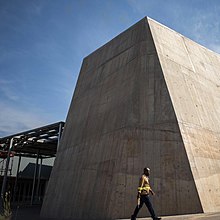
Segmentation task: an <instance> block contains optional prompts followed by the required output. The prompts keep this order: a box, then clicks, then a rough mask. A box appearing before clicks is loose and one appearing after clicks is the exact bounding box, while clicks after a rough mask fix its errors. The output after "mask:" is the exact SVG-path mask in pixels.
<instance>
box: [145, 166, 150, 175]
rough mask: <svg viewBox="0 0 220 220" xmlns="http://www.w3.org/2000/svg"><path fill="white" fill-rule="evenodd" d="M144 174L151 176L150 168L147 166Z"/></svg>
mask: <svg viewBox="0 0 220 220" xmlns="http://www.w3.org/2000/svg"><path fill="white" fill-rule="evenodd" d="M144 174H145V175H146V176H149V175H150V168H147V167H145V168H144Z"/></svg>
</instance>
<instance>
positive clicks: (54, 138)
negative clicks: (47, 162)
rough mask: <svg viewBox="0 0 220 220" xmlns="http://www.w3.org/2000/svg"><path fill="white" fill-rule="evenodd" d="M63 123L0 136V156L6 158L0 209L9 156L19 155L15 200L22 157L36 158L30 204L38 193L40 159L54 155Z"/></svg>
mask: <svg viewBox="0 0 220 220" xmlns="http://www.w3.org/2000/svg"><path fill="white" fill-rule="evenodd" d="M64 125H65V123H64V122H63V121H60V122H56V123H53V124H49V125H46V126H43V127H39V128H35V129H31V130H28V131H24V132H20V133H16V134H13V135H10V136H6V137H3V138H0V158H2V159H3V160H6V165H5V169H4V177H3V181H2V186H1V207H0V208H1V209H2V208H3V200H4V197H5V193H6V188H7V176H8V170H9V163H10V157H14V156H18V157H19V161H18V166H17V174H16V180H15V185H14V193H13V201H14V200H15V192H16V187H17V180H18V174H19V169H20V164H21V159H22V157H28V158H36V164H35V170H34V178H33V187H32V195H31V205H32V204H33V202H34V198H35V196H36V197H37V196H38V193H39V184H40V177H41V167H42V161H43V159H47V158H52V157H55V156H56V152H57V149H58V146H59V142H60V138H61V135H62V132H63V129H64ZM39 159H40V160H41V161H40V166H38V164H39ZM37 176H38V181H37Z"/></svg>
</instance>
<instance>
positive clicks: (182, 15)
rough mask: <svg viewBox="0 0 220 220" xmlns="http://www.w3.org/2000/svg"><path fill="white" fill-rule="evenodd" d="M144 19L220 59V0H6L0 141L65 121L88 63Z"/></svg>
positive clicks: (1, 11) (1, 21)
mask: <svg viewBox="0 0 220 220" xmlns="http://www.w3.org/2000/svg"><path fill="white" fill-rule="evenodd" d="M144 16H149V17H151V18H153V19H154V20H157V21H158V22H160V23H162V24H164V25H166V26H168V27H170V28H172V29H174V30H176V31H178V32H180V33H181V34H183V35H185V36H186V37H188V38H190V39H192V40H194V41H196V42H198V43H200V44H202V45H204V46H205V47H208V48H209V49H211V50H214V51H216V52H218V53H220V37H219V36H220V1H218V0H210V1H207V0H184V1H183V0H179V1H178V0H166V1H165V0H71V1H70V0H0V137H3V136H5V135H9V134H13V133H16V132H21V131H25V130H27V129H32V128H35V127H38V126H44V125H46V124H49V123H54V122H57V121H61V120H63V121H65V119H66V115H67V112H68V108H69V105H70V102H71V98H72V95H73V91H74V87H75V84H76V80H77V77H78V74H79V70H80V67H81V64H82V60H83V58H84V57H85V56H87V55H88V54H90V53H91V52H93V51H94V50H96V49H97V48H99V47H100V46H102V45H103V44H105V43H106V42H108V41H109V40H111V39H112V38H113V37H115V36H116V35H118V34H119V33H120V32H122V31H124V30H125V29H127V28H129V27H130V26H131V25H133V24H134V23H136V22H137V21H139V20H140V19H142V18H143V17H144Z"/></svg>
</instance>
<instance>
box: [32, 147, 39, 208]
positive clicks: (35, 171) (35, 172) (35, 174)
mask: <svg viewBox="0 0 220 220" xmlns="http://www.w3.org/2000/svg"><path fill="white" fill-rule="evenodd" d="M38 160H39V150H38V152H37V158H36V164H35V169H34V179H33V186H32V194H31V205H33V201H34V191H35V182H36V176H37V168H38Z"/></svg>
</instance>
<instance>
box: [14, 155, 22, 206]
mask: <svg viewBox="0 0 220 220" xmlns="http://www.w3.org/2000/svg"><path fill="white" fill-rule="evenodd" d="M20 165H21V155H19V160H18V167H17V173H16V179H15V185H14V193H13V204H14V202H15V197H16V191H17V184H18V174H19V170H20Z"/></svg>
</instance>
